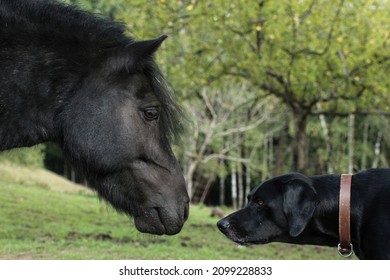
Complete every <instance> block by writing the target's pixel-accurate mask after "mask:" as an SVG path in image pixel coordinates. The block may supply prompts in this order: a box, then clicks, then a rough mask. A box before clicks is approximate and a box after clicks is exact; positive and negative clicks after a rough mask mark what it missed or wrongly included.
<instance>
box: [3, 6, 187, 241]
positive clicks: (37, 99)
mask: <svg viewBox="0 0 390 280" xmlns="http://www.w3.org/2000/svg"><path fill="white" fill-rule="evenodd" d="M165 38H166V36H161V37H159V38H157V39H155V40H149V41H139V42H134V41H133V40H132V39H131V38H129V37H127V36H125V35H124V27H123V26H122V25H121V24H118V23H115V22H112V21H109V20H105V19H102V18H99V17H97V16H95V15H91V14H89V13H87V12H83V11H80V10H78V9H77V8H75V7H70V6H65V5H63V4H59V3H56V2H54V1H47V0H41V1H38V0H0V151H2V150H7V149H12V148H15V147H22V146H32V145H35V144H38V143H41V142H45V141H52V142H55V143H58V144H59V145H60V147H61V148H62V150H63V151H64V153H65V155H66V156H67V158H68V159H69V160H70V161H71V162H72V163H73V164H74V165H75V166H76V167H77V168H78V169H79V170H80V171H82V172H83V174H84V175H85V176H86V178H87V180H88V183H89V185H90V186H91V187H92V188H94V189H95V190H96V191H97V193H98V194H99V195H100V196H101V197H103V198H104V199H106V200H107V201H109V202H110V203H111V204H112V205H113V206H114V207H115V208H116V209H117V210H118V211H120V212H124V213H126V214H129V215H132V216H133V217H134V221H135V225H136V227H137V228H138V230H140V231H142V232H148V233H154V234H176V233H178V232H179V231H180V230H181V228H182V226H183V224H184V222H185V221H186V219H187V217H188V202H189V198H188V195H187V192H186V188H185V183H184V178H183V175H182V171H181V168H180V166H179V164H178V163H177V161H176V159H175V157H174V155H173V153H172V151H171V148H170V144H169V143H170V140H171V139H172V138H173V137H174V136H175V134H176V132H177V129H178V128H179V127H180V117H181V115H180V109H179V108H178V106H177V104H176V103H175V102H174V100H173V99H172V97H171V94H170V90H169V88H168V87H167V86H166V84H165V82H164V78H163V77H162V75H161V73H160V72H159V70H158V68H157V66H156V65H155V64H154V62H153V59H152V56H153V53H154V52H155V51H156V50H157V49H158V47H159V46H160V44H161V43H162V41H163V40H164V39H165Z"/></svg>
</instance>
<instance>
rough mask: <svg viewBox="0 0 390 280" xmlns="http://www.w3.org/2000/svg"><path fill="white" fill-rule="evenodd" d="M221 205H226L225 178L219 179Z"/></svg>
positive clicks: (222, 176)
mask: <svg viewBox="0 0 390 280" xmlns="http://www.w3.org/2000/svg"><path fill="white" fill-rule="evenodd" d="M219 205H221V206H222V205H225V176H224V175H221V176H220V177H219Z"/></svg>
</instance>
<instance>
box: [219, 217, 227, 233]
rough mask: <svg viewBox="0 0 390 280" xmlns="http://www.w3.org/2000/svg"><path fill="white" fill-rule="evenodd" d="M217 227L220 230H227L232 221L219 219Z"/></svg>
mask: <svg viewBox="0 0 390 280" xmlns="http://www.w3.org/2000/svg"><path fill="white" fill-rule="evenodd" d="M217 227H218V228H219V230H220V231H222V232H225V231H226V230H227V229H228V228H229V227H230V223H229V221H228V220H227V219H222V220H219V221H218V223H217Z"/></svg>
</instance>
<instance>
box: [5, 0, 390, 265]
mask: <svg viewBox="0 0 390 280" xmlns="http://www.w3.org/2000/svg"><path fill="white" fill-rule="evenodd" d="M63 2H66V3H68V4H74V5H77V6H79V7H81V8H82V9H85V10H88V11H92V12H93V13H96V14H98V15H99V16H102V17H109V18H112V19H114V20H117V21H120V22H123V23H124V24H125V25H126V27H127V32H128V35H129V36H131V37H133V38H135V39H136V40H145V39H151V38H155V37H158V36H159V35H161V34H167V35H168V36H169V38H168V40H166V41H165V42H164V44H163V46H162V47H161V48H160V50H159V51H158V52H157V54H156V60H157V63H158V65H159V66H160V68H161V70H162V72H163V73H164V74H165V75H166V77H167V80H168V81H169V82H170V84H171V86H172V88H173V89H174V91H175V95H176V98H177V100H178V101H179V103H180V105H181V106H182V108H183V110H184V111H185V113H186V116H187V119H186V120H185V126H186V127H187V129H186V131H185V133H184V134H183V135H182V137H181V139H180V141H178V142H177V143H175V144H174V152H175V154H176V156H177V158H178V159H179V161H180V163H181V165H182V168H183V172H184V175H185V178H186V182H187V189H188V192H189V194H190V196H191V199H192V203H193V205H197V208H195V206H194V207H193V208H194V209H197V210H194V211H195V212H193V213H194V216H193V217H194V218H193V219H196V218H197V217H199V220H198V222H196V223H194V225H198V226H194V228H192V229H191V230H199V229H204V228H206V229H207V228H208V227H209V228H212V230H213V231H214V230H215V229H214V228H215V225H214V223H215V221H217V218H216V217H209V210H205V209H210V208H205V207H206V206H207V207H219V208H211V209H212V210H211V212H213V211H214V210H218V211H216V212H215V213H214V212H213V213H214V214H215V215H217V216H218V213H217V212H222V214H220V215H223V214H224V213H227V212H229V211H231V210H233V209H237V208H240V207H242V206H243V205H244V204H245V200H246V195H247V194H248V192H249V191H250V189H252V188H253V187H254V186H256V185H258V184H260V183H261V182H262V181H264V180H266V179H268V178H271V177H273V176H277V175H280V174H283V173H286V172H290V171H298V172H302V173H304V174H306V175H314V174H325V173H347V172H357V171H359V170H362V169H365V168H371V167H389V160H390V79H389V76H390V2H389V1H388V0H354V1H347V0H346V1H343V0H337V1H336V0H327V1H316V0H296V1H288V0H281V1H270V0H268V1H267V0H258V1H246V0H235V1H225V0H213V1H211V0H210V1H209V0H202V1H200V0H187V1H184V0H182V1H176V0H172V1H169V0H153V1H152V0H67V1H63ZM10 166H11V167H10ZM29 170H30V171H31V170H33V171H31V174H30V173H29V172H30V171H29ZM37 170H40V171H39V172H43V171H50V172H54V173H56V174H58V175H60V176H62V177H64V178H66V179H68V180H69V181H72V182H74V183H76V184H74V185H72V186H77V187H75V190H76V189H77V191H74V192H73V195H75V194H77V195H78V196H81V197H88V199H92V198H91V197H92V196H93V195H91V194H89V193H88V191H86V189H85V190H84V188H80V189H78V186H79V185H83V184H85V181H84V178H82V176H80V175H79V174H77V173H76V172H75V170H74V169H73V168H72V166H70V165H69V164H68V163H66V162H65V161H64V159H63V156H62V154H61V151H60V149H59V148H58V147H56V146H55V145H53V144H50V143H48V144H44V145H39V146H37V147H33V148H29V149H18V150H14V151H11V152H5V153H2V154H0V174H2V175H1V176H0V177H1V178H0V185H1V184H3V185H4V186H5V185H7V186H8V185H10V184H19V185H24V186H28V185H31V184H33V185H34V184H35V185H38V186H41V187H42V186H43V187H42V188H46V189H48V188H49V189H50V188H54V187H53V186H54V185H56V184H57V183H54V181H55V182H57V181H56V180H57V179H55V180H54V179H50V180H49V181H44V180H45V179H44V178H45V176H49V175H43V173H42V174H41V175H38V176H36V174H37V172H38V171H37ZM32 174H35V175H32ZM45 174H49V173H45ZM50 174H52V173H50ZM7 176H8V177H7ZM34 176H35V177H37V178H36V179H33V178H35V177H34ZM50 176H51V175H50ZM50 176H49V177H50ZM50 178H54V177H50ZM34 180H36V181H34ZM53 180H54V181H53ZM34 182H35V183H34ZM37 182H38V183H37ZM61 182H62V181H61ZM61 184H64V183H58V185H61ZM70 189H72V188H71V187H69V188H68V190H70ZM72 190H73V189H72ZM61 192H69V193H70V192H71V191H61ZM18 195H21V196H22V197H23V195H22V194H18ZM15 196H16V194H15ZM89 196H91V197H89ZM27 197H30V196H28V195H27V196H26V199H27ZM62 197H63V196H62ZM93 197H94V196H93ZM3 198H4V197H3ZM30 198H31V197H30ZM4 199H5V198H4ZM94 199H95V198H94ZM60 200H61V199H60ZM53 201H56V200H53ZM94 201H95V200H94ZM9 203H10V204H14V202H12V199H11V198H9ZM54 203H55V202H54ZM69 203H70V204H71V202H69ZM76 204H77V203H76ZM82 204H83V203H82ZM3 205H6V202H5V201H3ZM77 205H78V204H77ZM98 205H100V206H96V207H97V208H96V209H98V210H97V211H98V213H100V214H99V215H103V214H102V213H104V214H107V213H108V214H107V216H110V217H111V216H112V215H117V214H116V213H114V212H113V210H108V209H107V206H101V205H102V204H101V203H100V204H98ZM53 206H54V205H53ZM42 207H43V206H42ZM28 209H30V208H27V210H26V211H27V212H29V211H30V210H31V209H30V210H28ZM35 209H36V208H35ZM42 209H44V208H42ZM99 209H100V210H99ZM85 211H87V212H88V211H95V210H85ZM197 211H200V212H199V213H204V214H205V213H206V214H205V215H206V216H207V217H208V219H209V220H207V222H206V223H205V224H203V226H199V223H202V221H203V222H204V221H205V220H204V219H203V218H201V217H203V216H201V215H200V214H199V213H198V212H197ZM202 211H203V212H202ZM75 213H77V212H75ZM213 213H212V214H213ZM198 214H199V216H197V215H198ZM214 214H213V215H214ZM75 215H77V214H75ZM80 215H82V214H80ZM40 218H42V217H40ZM107 219H109V220H110V219H111V218H107ZM118 219H124V218H123V217H120V218H118ZM10 222H11V221H10ZM102 223H103V222H102ZM118 223H120V222H118ZM124 223H125V222H124ZM190 226H191V222H190V225H189V226H188V227H190ZM74 227H77V225H74ZM113 227H115V226H113ZM128 227H133V226H129V225H126V229H127V230H128ZM188 227H187V228H188ZM195 228H196V229H195ZM14 230H15V232H17V231H18V229H14ZM99 230H100V231H101V232H102V233H101V234H102V236H95V235H96V234H92V233H91V232H94V230H90V231H88V230H87V231H86V232H85V233H82V234H81V233H79V232H77V230H69V227H68V228H67V229H64V232H63V233H61V234H60V235H59V236H62V237H61V238H63V239H61V240H69V239H70V240H73V241H74V240H76V239H77V240H78V242H81V244H83V243H82V242H83V241H82V240H83V239H85V240H87V241H88V240H89V241H90V242H97V241H98V240H112V239H114V240H115V237H113V236H114V235H115V233H113V231H112V228H111V229H110V230H111V231H110V230H107V229H99ZM99 230H98V232H99ZM124 231H125V230H124ZM15 232H13V233H12V234H14V233H15ZM95 232H96V231H95ZM0 233H1V232H0ZM30 233H31V231H30ZM3 234H5V230H4V232H3ZM8 234H9V235H10V236H11V235H12V234H11V232H8ZM39 234H40V235H42V233H39ZM45 234H46V233H45ZM88 234H89V235H88ZM123 234H124V235H123V236H122V235H121V234H119V235H118V236H122V237H117V238H118V240H122V241H123V240H125V241H123V242H124V243H126V240H127V239H126V237H124V236H126V234H125V233H123ZM204 234H206V235H207V234H208V233H207V231H206V233H203V232H202V231H200V232H199V235H204ZM216 234H218V233H217V232H216ZM43 236H44V234H43ZM91 236H92V237H91ZM217 236H218V237H219V238H220V239H223V236H222V235H220V236H219V235H216V237H215V238H216V239H215V241H213V242H214V244H215V243H218V242H220V241H219V239H218V237H217ZM79 237H80V238H79ZM185 237H186V236H184V237H183V236H182V237H180V238H184V240H182V239H180V242H179V244H181V245H182V246H181V247H183V248H182V249H185V247H186V246H190V245H189V244H190V243H191V242H190V241H191V240H193V238H192V237H189V236H187V238H189V239H187V240H186V239H185ZM42 238H43V240H46V241H45V242H48V240H49V241H50V240H52V239H51V237H47V239H45V238H46V237H42ZM99 238H100V239H99ZM105 238H106V239H105ZM175 238H176V237H175ZM177 238H179V237H177ZM38 239H39V238H38ZM53 239H54V240H57V239H60V237H53ZM206 239H207V238H206ZM39 240H40V239H39ZM39 240H38V241H39ZM80 240H81V241H80ZM91 240H93V241H91ZM140 240H141V241H134V240H133V241H134V242H135V243H136V245H137V244H138V245H137V246H135V245H134V242H133V243H132V246H133V247H134V246H135V247H137V248H138V247H142V246H144V245H143V244H142V240H144V239H142V237H141V239H140ZM150 240H152V241H153V240H154V241H155V243H159V242H160V243H162V245H164V244H165V243H166V242H168V241H161V240H166V239H148V241H150ZM156 240H157V241H156ZM159 240H160V241H159ZM217 240H218V241H217ZM57 241H58V240H57ZM203 241H204V240H203ZM64 242H65V243H66V241H64ZM226 242H227V241H226ZM76 243H77V242H76ZM152 243H153V242H152ZM77 244H78V243H77ZM183 244H184V245H183ZM199 244H202V242H200V243H199ZM199 244H198V245H199ZM0 245H1V244H0ZM154 245H155V248H156V246H157V245H156V244H154ZM160 245H161V244H160ZM192 245H193V244H192ZM192 245H191V246H192ZM4 246H5V245H4ZM15 246H16V247H12V246H11V247H8V249H7V250H5V249H4V250H5V251H3V257H4V258H12V257H18V256H20V255H18V254H19V253H18V254H12V252H13V250H14V251H15V250H16V251H18V250H19V251H20V252H22V251H23V250H24V251H23V252H25V251H26V250H27V249H26V248H24V249H23V246H22V247H20V248H19V247H17V245H15ZM37 246H38V245H37ZM72 246H75V248H76V247H77V246H81V245H80V244H79V245H74V244H73V245H72ZM199 246H200V247H199ZM199 246H198V247H196V248H198V249H199V248H203V247H202V245H199ZM210 246H211V245H210ZM276 246H277V245H276ZM288 246H292V245H288ZM38 247H39V246H38ZM133 247H132V248H133ZM16 248H18V249H16ZM194 248H195V247H193V248H192V249H194ZM232 248H233V247H232ZM267 248H271V247H267ZM272 248H273V247H272ZM280 248H281V247H277V249H275V250H276V251H278V252H280ZM283 248H286V247H285V246H284V247H283ZM133 249H134V248H133ZM37 250H38V249H37V248H35V249H32V250H31V252H33V251H34V252H36V251H37ZM177 250H179V249H177ZM232 250H238V251H237V254H238V255H234V254H235V253H234V254H233V253H232V255H229V254H228V255H224V256H221V257H222V258H241V257H242V256H241V255H240V250H252V249H237V248H235V249H232ZM253 250H254V249H253ZM256 250H257V249H256ZM261 250H263V249H261ZM284 250H285V249H284ZM295 250H298V251H299V250H305V249H301V247H299V249H297V248H295ZM315 250H317V251H319V252H320V253H319V255H315V256H316V257H314V258H329V256H332V254H333V253H335V251H332V253H331V254H330V255H321V254H322V253H323V251H322V250H323V249H322V248H317V247H316V249H315ZM315 250H314V251H315ZM27 251H28V250H27ZM38 251H39V250H38ZM54 251H55V249H53V252H54ZM201 251H202V250H201ZM276 251H273V253H269V252H268V253H265V251H261V252H260V251H259V252H258V253H257V254H255V258H262V257H264V256H265V258H267V256H268V254H269V256H270V257H271V258H284V257H285V258H313V255H312V253H313V249H312V248H310V249H308V251H307V255H305V254H306V253H303V255H298V256H295V255H285V254H284V253H283V254H281V253H275V252H276ZM6 252H8V253H6ZM39 252H41V253H40V254H41V255H36V254H33V253H31V256H32V258H39V256H46V257H48V258H51V257H55V256H52V255H51V254H49V255H45V254H44V253H43V251H39ZM7 254H8V255H7ZM202 254H203V255H202ZM201 255H202V256H204V258H217V257H218V256H216V255H212V254H211V255H208V253H207V252H203V253H201ZM88 256H89V255H87V256H83V255H78V254H77V253H75V254H74V255H72V254H71V253H69V254H68V255H66V254H65V255H61V256H60V258H83V257H88ZM95 256H97V255H95ZM115 256H116V255H115ZM120 256H121V257H122V258H123V257H124V256H126V255H120ZM154 256H157V258H159V257H158V256H160V257H161V258H165V257H168V258H180V257H182V258H185V257H183V256H184V255H183V254H181V255H168V256H165V255H153V254H152V255H150V256H141V255H140V256H134V255H132V257H134V258H143V257H145V258H153V257H154ZM191 256H192V257H193V256H194V255H188V257H189V258H190V257H191ZM195 256H196V255H195ZM286 256H287V257H286ZM101 257H102V258H110V255H108V256H105V255H104V256H101ZM111 257H112V255H111ZM118 257H119V255H118ZM335 257H337V255H336V253H335ZM195 258H196V257H195ZM199 258H201V257H199Z"/></svg>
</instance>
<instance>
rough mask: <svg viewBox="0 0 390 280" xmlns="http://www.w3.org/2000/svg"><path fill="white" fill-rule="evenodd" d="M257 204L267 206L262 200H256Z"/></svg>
mask: <svg viewBox="0 0 390 280" xmlns="http://www.w3.org/2000/svg"><path fill="white" fill-rule="evenodd" d="M256 203H257V205H258V206H264V205H265V203H264V201H263V200H261V199H258V200H256Z"/></svg>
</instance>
